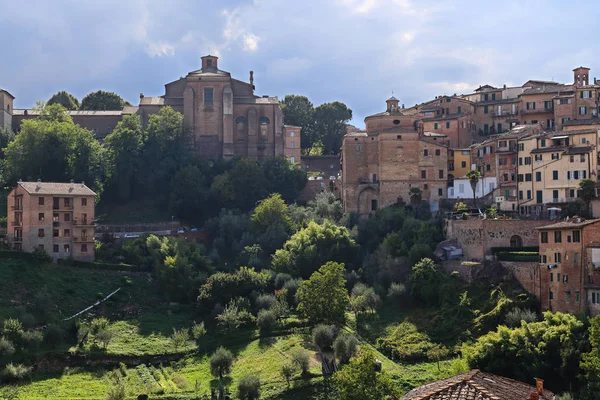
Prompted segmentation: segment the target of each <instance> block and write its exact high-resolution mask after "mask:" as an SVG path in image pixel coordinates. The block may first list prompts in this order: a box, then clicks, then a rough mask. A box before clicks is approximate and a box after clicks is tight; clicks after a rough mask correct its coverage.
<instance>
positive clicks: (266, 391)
mask: <svg viewBox="0 0 600 400" xmlns="http://www.w3.org/2000/svg"><path fill="white" fill-rule="evenodd" d="M400 3H402V4H400V5H399V4H396V2H394V4H395V6H397V7H400V8H402V9H404V12H407V13H409V11H407V10H408V9H409V8H410V7H409V6H411V7H412V2H405V3H403V2H400ZM409 3H410V4H409ZM344 4H346V3H344ZM361 4H362V3H361ZM375 4H379V3H378V2H372V3H371V2H365V4H363V5H362V6H361V7H359V8H357V9H355V10H354V14H353V15H355V14H363V13H367V12H368V11H369V10H370V7H375ZM207 7H208V6H207ZM146 13H148V11H147V10H146ZM238 13H239V10H236V11H235V12H232V13H231V14H228V12H227V11H226V10H225V11H222V16H224V17H230V18H234V17H235V18H238ZM409 14H410V13H409ZM412 15H416V14H412ZM232 16H233V17H232ZM235 18H234V22H235V23H233V22H232V24H233V25H234V26H235V27H236V28H237V29H240V32H239V33H238V34H237V36H236V35H234V34H233V33H231V32H232V30H231V29H233V28H231V26H229V28H228V29H229V30H226V34H225V36H226V37H228V38H230V39H231V38H235V40H243V41H244V47H243V50H242V52H244V53H249V52H253V51H255V50H256V48H257V46H258V45H259V43H260V41H261V39H260V37H259V36H256V35H254V34H252V33H250V32H249V31H244V30H243V29H242V28H241V22H240V21H238V20H237V19H235ZM415 18H416V17H415ZM1 21H2V19H1V17H0V22H1ZM1 29H2V28H1V24H0V32H1ZM290 29H291V28H290ZM140 32H142V30H140ZM143 32H144V35H147V31H146V30H143ZM227 32H228V33H227ZM144 35H141V34H140V37H142V36H143V37H146V36H144ZM186 37H187V36H185V37H184V39H185V38H186ZM184 39H181V40H180V44H179V45H178V46H183V44H185V43H188V41H189V40H191V39H189V38H187V39H185V40H184ZM232 40H233V39H232ZM411 41H412V36H411V34H409V33H405V34H404V35H403V36H402V39H400V42H404V43H410V42H411ZM267 44H268V43H267ZM148 46H150V45H148ZM176 48H177V51H179V47H177V46H175V45H173V46H171V47H169V46H167V45H166V44H165V43H162V44H161V46H159V47H156V44H155V45H154V47H152V46H150V47H146V50H147V51H149V50H148V49H151V50H152V55H151V56H150V58H151V59H152V62H156V63H158V64H159V63H160V62H162V61H163V60H159V59H160V58H161V57H162V56H164V55H167V54H168V55H169V57H172V56H173V55H174V54H175V49H176ZM161 49H162V50H161ZM216 49H217V51H215V52H212V51H211V54H206V55H203V56H200V57H195V59H196V61H195V62H196V64H192V65H188V66H187V67H186V70H188V71H190V72H187V73H186V74H185V75H183V76H180V77H179V78H176V76H174V77H172V78H170V79H173V80H170V82H167V83H164V90H163V89H162V86H157V85H156V84H155V83H156V82H155V81H152V82H150V83H147V82H145V83H144V86H143V87H144V88H148V87H149V86H150V84H151V85H152V87H154V89H152V90H153V91H154V92H156V93H164V94H161V95H158V96H148V95H144V93H139V99H138V97H137V89H136V94H135V97H136V101H135V103H137V104H132V103H130V102H129V101H127V100H125V98H126V96H124V97H121V94H119V93H115V92H111V91H105V90H97V91H92V92H90V93H89V94H87V95H85V96H84V97H81V96H80V97H79V98H78V97H77V96H76V95H74V94H72V93H71V91H72V89H71V87H70V86H68V85H67V84H65V83H61V81H60V80H58V79H57V83H56V84H57V85H63V86H64V89H61V90H59V91H58V92H55V93H54V94H53V95H52V97H50V98H48V99H47V100H40V101H37V102H35V103H34V104H31V105H30V106H29V107H25V108H19V107H23V106H24V105H25V104H26V103H27V102H28V101H29V99H31V98H32V94H31V93H30V90H29V89H30V88H29V87H27V86H24V85H23V84H20V83H19V81H18V80H17V79H15V80H13V79H8V78H6V77H5V76H3V75H2V74H1V73H0V110H1V112H0V399H10V400H17V399H105V400H126V399H138V400H148V399H195V400H200V399H202V400H232V399H237V400H259V399H263V400H280V399H285V400H296V399H307V400H317V399H318V400H434V399H435V400H476V399H481V400H484V399H498V400H573V399H577V400H597V399H600V192H599V191H598V189H599V188H600V185H599V183H598V177H599V174H600V162H599V160H600V152H599V150H600V116H599V112H600V81H598V80H597V79H596V78H595V77H593V74H592V69H591V68H590V67H592V66H594V65H591V64H585V65H588V66H579V67H575V68H574V69H572V71H571V70H570V68H569V69H568V70H567V71H559V70H558V67H557V65H558V64H552V68H555V69H552V71H555V73H556V74H561V75H560V76H565V74H566V73H568V75H569V76H571V77H572V78H571V79H570V80H569V81H568V82H559V81H557V80H554V78H552V77H551V78H550V80H540V79H546V78H547V77H544V76H539V75H540V73H539V72H538V73H535V74H532V75H531V79H528V80H526V81H525V82H524V83H523V84H522V85H515V84H501V85H493V84H491V82H490V81H487V82H481V84H478V85H474V86H473V87H469V88H468V89H465V88H466V87H467V86H468V85H467V86H465V84H463V83H452V79H455V78H453V77H452V76H450V75H451V74H450V72H451V71H452V68H448V70H447V71H448V74H449V76H448V77H447V78H446V77H444V78H443V79H444V80H443V81H440V82H446V79H447V81H448V82H451V84H444V85H437V84H433V85H421V86H420V87H421V89H422V93H430V92H428V91H427V89H428V88H431V87H436V88H437V87H440V88H441V87H442V86H443V87H445V88H451V89H456V91H457V93H441V94H438V95H434V96H432V97H433V98H430V97H429V96H427V95H424V94H422V93H421V92H419V93H416V94H415V93H412V92H409V91H408V90H407V92H406V93H403V92H402V91H399V92H392V91H391V90H390V92H391V93H390V95H389V97H387V96H385V97H382V98H381V100H380V101H378V102H375V103H376V104H370V105H369V107H370V108H369V109H370V110H379V111H380V112H377V113H375V114H371V115H368V114H367V113H364V114H357V111H356V110H357V107H356V106H354V104H353V102H356V101H357V100H356V98H352V97H351V96H342V95H339V93H344V92H335V93H334V94H331V95H328V96H326V97H324V96H322V95H320V94H314V95H313V94H311V93H310V91H309V90H308V89H306V90H307V94H293V93H294V92H295V93H299V92H298V91H297V89H296V88H298V87H302V85H303V84H306V83H305V82H304V81H300V78H299V77H296V76H294V75H293V74H292V75H285V74H283V73H282V70H281V69H277V68H274V67H273V66H272V65H269V66H268V67H267V68H265V67H264V65H263V64H265V63H266V62H267V61H265V60H259V59H258V58H252V57H249V58H248V59H247V60H245V61H244V62H243V63H241V62H240V59H239V58H236V57H235V54H234V51H232V50H231V49H230V48H229V47H227V46H225V47H218V46H217V47H216ZM196 50H197V49H196ZM582 54H584V53H582ZM572 58H573V59H572ZM565 59H566V60H567V61H569V62H572V63H573V66H575V65H576V64H575V63H579V62H580V61H579V60H578V59H574V57H571V56H569V57H566V56H565ZM582 59H585V60H587V59H588V58H587V57H582ZM186 60H188V59H184V58H181V59H180V60H179V61H178V63H184V62H186ZM293 63H294V64H300V66H301V65H302V62H301V60H300V59H296V58H295V59H294V61H293ZM253 64H256V66H254V65H253ZM562 64H563V63H560V65H562ZM149 65H150V64H149ZM181 65H183V64H178V66H177V68H180V67H181ZM248 65H253V66H252V68H253V69H252V70H249V71H248V70H247V69H246V68H247V66H248ZM286 65H287V64H286ZM288 66H289V65H288ZM405 66H406V65H405ZM242 67H244V68H243V70H244V71H247V74H246V72H244V73H243V75H244V76H237V75H238V73H239V71H240V70H242ZM280 67H281V66H280ZM295 67H298V68H300V67H299V66H298V65H295ZM337 68H339V65H337V67H336V69H337ZM407 68H408V67H407ZM149 69H151V68H150V67H149ZM172 69H173V67H172V66H171V67H170V68H165V71H171V70H172ZM227 69H230V70H231V71H234V72H228V71H227ZM248 69H249V68H248ZM536 70H537V69H536ZM541 70H542V69H541V67H540V68H539V70H537V71H541ZM1 71H2V70H1V69H0V72H1ZM255 71H256V73H255ZM293 71H295V73H297V74H298V75H300V72H298V71H300V69H298V70H293ZM545 71H547V69H546V70H545ZM129 72H130V71H128V72H127V73H129ZM163 72H164V71H163ZM139 73H142V72H139ZM338 73H341V72H339V71H338ZM132 75H133V74H132ZM375 75H376V74H374V76H375ZM513 75H514V71H513ZM160 76H163V75H160ZM490 76H492V75H491V74H490ZM375 77H376V78H377V79H379V77H377V76H375ZM132 78H133V77H132ZM503 78H504V79H505V82H514V80H515V77H514V76H512V75H511V74H510V73H509V71H506V76H505V77H503ZM63 79H64V78H63ZM296 79H297V80H298V82H300V83H298V85H299V86H294V85H291V84H290V86H278V85H281V84H282V82H283V81H286V82H287V81H291V83H295V80H296ZM369 79H374V78H372V77H369ZM415 79H417V77H415ZM440 79H442V78H440ZM456 79H458V78H456ZM495 80H496V81H497V80H498V77H497V75H496V78H495ZM65 82H66V81H65ZM136 82H137V83H138V84H139V82H142V79H140V80H136V79H131V80H130V82H129V81H128V84H127V89H126V88H125V87H124V88H123V91H124V92H125V90H127V91H130V90H131V86H132V85H134V84H136ZM357 82H358V80H357ZM369 82H370V83H369V84H371V85H373V82H372V81H369ZM402 82H405V83H406V81H402ZM457 82H458V81H457ZM287 83H290V82H287ZM446 83H447V82H446ZM114 85H115V86H114V87H118V85H119V84H118V82H117V83H115V84H114ZM320 85H322V86H323V87H324V86H326V85H327V82H325V81H323V82H321V83H320ZM357 85H358V83H357ZM3 87H4V88H6V89H3ZM53 87H54V86H53ZM111 87H112V86H111ZM257 87H258V89H259V90H257ZM263 87H267V88H269V89H271V88H278V91H281V90H287V91H288V93H290V94H286V95H282V94H281V92H279V94H278V95H272V94H271V95H267V94H262V93H261V90H260V89H261V88H263ZM282 87H285V89H281V88H282ZM357 87H358V86H357ZM288 88H294V90H288ZM9 89H10V91H9ZM459 89H464V90H459ZM53 90H54V89H53ZM86 90H87V89H86ZM411 90H413V91H414V88H412V89H411ZM436 90H437V89H436ZM440 91H441V92H445V91H448V90H440ZM450 91H453V90H450ZM459 92H462V93H459ZM45 93H46V89H44V90H42V89H41V88H40V90H39V93H38V92H36V93H35V94H34V96H37V98H40V99H42V98H44V97H45V96H46V94H45ZM78 93H79V92H78ZM128 93H129V92H128ZM309 95H310V96H314V97H309ZM20 96H23V98H24V99H26V100H21V99H20ZM421 96H423V98H422V99H421ZM386 97H387V99H386ZM415 97H418V98H419V99H421V100H422V102H420V103H417V104H414V105H412V104H408V101H407V100H403V99H414V98H415ZM365 98H369V99H372V97H368V96H365ZM311 99H318V100H319V101H320V103H316V102H315V103H313V100H311ZM342 100H343V101H342ZM421 100H420V101H421ZM413 102H414V100H413V101H411V103H413ZM346 103H347V104H346ZM361 110H364V107H363V108H361ZM369 114H370V112H369ZM357 115H360V117H357ZM364 115H366V116H365V117H364V120H361V119H362V116H364Z"/></svg>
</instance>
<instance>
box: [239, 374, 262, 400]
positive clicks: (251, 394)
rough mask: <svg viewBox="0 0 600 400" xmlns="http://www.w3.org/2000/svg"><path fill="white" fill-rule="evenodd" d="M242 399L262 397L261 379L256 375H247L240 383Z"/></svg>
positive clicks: (255, 399) (254, 399)
mask: <svg viewBox="0 0 600 400" xmlns="http://www.w3.org/2000/svg"><path fill="white" fill-rule="evenodd" d="M238 397H239V398H240V400H257V399H258V398H260V379H259V378H258V376H256V375H245V376H242V377H241V378H240V381H239V383H238Z"/></svg>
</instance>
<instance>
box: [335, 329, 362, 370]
mask: <svg viewBox="0 0 600 400" xmlns="http://www.w3.org/2000/svg"><path fill="white" fill-rule="evenodd" d="M357 348H358V339H356V337H355V336H354V335H351V334H349V333H346V332H343V333H341V334H340V335H339V336H338V337H337V338H335V341H334V342H333V350H334V352H335V356H336V357H337V359H338V360H339V362H340V364H347V363H349V362H350V359H351V358H352V357H354V355H355V354H356V350H357Z"/></svg>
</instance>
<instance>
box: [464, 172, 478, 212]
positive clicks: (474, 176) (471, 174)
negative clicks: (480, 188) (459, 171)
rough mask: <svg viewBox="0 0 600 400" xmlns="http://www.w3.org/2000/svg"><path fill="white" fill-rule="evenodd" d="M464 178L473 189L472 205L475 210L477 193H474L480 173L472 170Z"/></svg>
mask: <svg viewBox="0 0 600 400" xmlns="http://www.w3.org/2000/svg"><path fill="white" fill-rule="evenodd" d="M466 177H467V179H468V180H469V183H470V184H471V188H472V189H473V203H475V208H477V193H476V192H475V189H477V183H478V182H479V178H481V173H480V172H479V171H477V170H476V169H472V170H470V171H469V172H467V175H466Z"/></svg>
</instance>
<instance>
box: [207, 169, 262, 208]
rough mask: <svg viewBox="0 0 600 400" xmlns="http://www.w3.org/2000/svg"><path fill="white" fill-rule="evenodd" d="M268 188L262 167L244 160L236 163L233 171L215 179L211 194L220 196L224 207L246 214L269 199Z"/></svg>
mask: <svg viewBox="0 0 600 400" xmlns="http://www.w3.org/2000/svg"><path fill="white" fill-rule="evenodd" d="M267 187H268V182H267V179H266V178H265V174H264V171H263V169H262V168H261V167H260V165H259V164H258V163H257V162H256V161H253V160H249V159H247V158H243V159H241V160H238V161H236V162H235V165H234V166H233V168H232V169H230V170H229V171H227V172H225V173H223V174H221V175H219V176H217V177H216V178H215V180H214V181H213V183H212V186H211V192H213V193H214V194H215V195H216V196H218V198H219V200H220V204H221V205H222V206H224V207H227V208H239V209H240V210H242V211H244V212H246V211H249V210H251V209H253V208H254V207H255V206H256V202H257V201H259V200H260V199H264V198H265V197H267V195H268V194H269V193H268V192H269V191H268V189H267Z"/></svg>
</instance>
